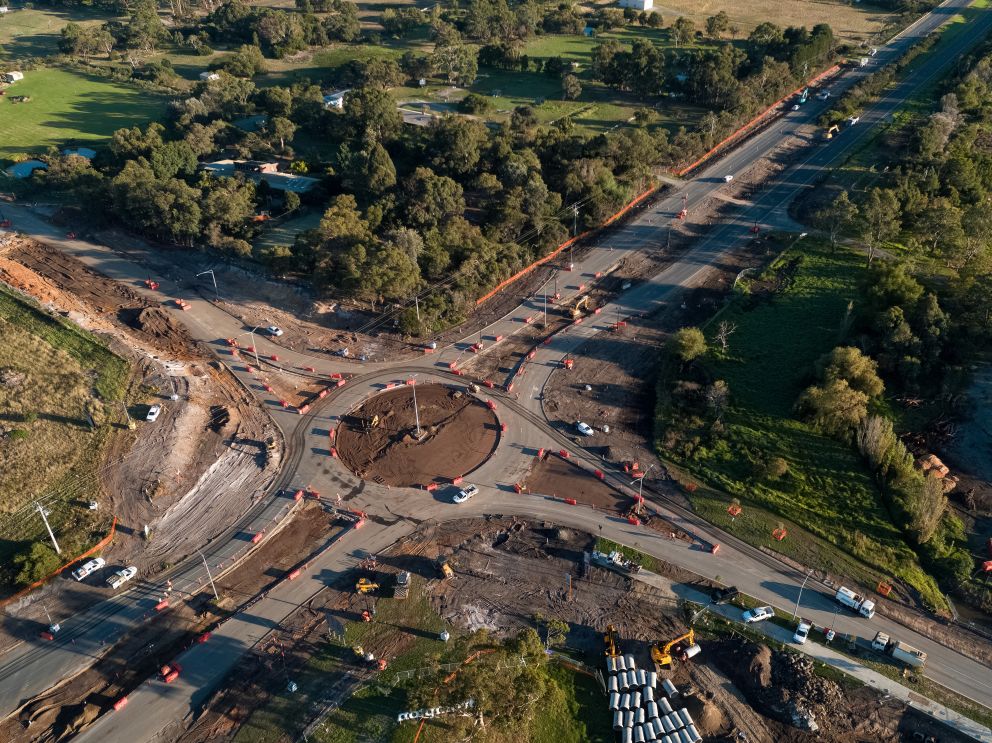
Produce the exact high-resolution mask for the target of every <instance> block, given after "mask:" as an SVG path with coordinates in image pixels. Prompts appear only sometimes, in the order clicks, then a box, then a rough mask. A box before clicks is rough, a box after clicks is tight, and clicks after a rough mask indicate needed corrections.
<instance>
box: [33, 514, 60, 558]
mask: <svg viewBox="0 0 992 743" xmlns="http://www.w3.org/2000/svg"><path fill="white" fill-rule="evenodd" d="M34 506H35V508H37V509H38V513H39V514H40V515H41V520H42V521H44V522H45V528H46V529H48V536H50V537H51V538H52V545H53V546H54V547H55V554H57V555H61V554H62V548H61V547H59V543H58V542H57V541H55V534H54V533H52V527H51V526H49V525H48V517H47V516H46V515H45V509H44V508H42V506H41V504H40V503H38V502H37V501H35V504H34Z"/></svg>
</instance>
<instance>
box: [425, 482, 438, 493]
mask: <svg viewBox="0 0 992 743" xmlns="http://www.w3.org/2000/svg"><path fill="white" fill-rule="evenodd" d="M424 490H427V491H429V492H434V491H435V490H437V483H436V482H429V483H427V484H426V485H425V486H424Z"/></svg>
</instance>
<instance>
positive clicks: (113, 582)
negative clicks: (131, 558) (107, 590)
mask: <svg viewBox="0 0 992 743" xmlns="http://www.w3.org/2000/svg"><path fill="white" fill-rule="evenodd" d="M137 574H138V568H136V567H134V565H130V566H128V567H126V568H121V569H120V570H118V571H117V572H115V573H114V574H113V575H111V576H110V577H109V578H107V585H108V586H110V587H111V588H120V587H121V586H123V585H124V584H125V583H127V582H128V581H129V580H131V579H132V578H133V577H134V576H136V575H137Z"/></svg>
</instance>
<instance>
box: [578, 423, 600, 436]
mask: <svg viewBox="0 0 992 743" xmlns="http://www.w3.org/2000/svg"><path fill="white" fill-rule="evenodd" d="M575 429H576V430H577V431H578V432H579V433H581V434H582V435H583V436H594V435H595V434H596V432H595V431H593V430H592V426H590V425H589V424H588V423H583V422H582V421H575Z"/></svg>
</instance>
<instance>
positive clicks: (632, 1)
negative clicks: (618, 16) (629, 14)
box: [617, 0, 654, 10]
mask: <svg viewBox="0 0 992 743" xmlns="http://www.w3.org/2000/svg"><path fill="white" fill-rule="evenodd" d="M617 4H618V5H619V6H620V7H621V8H633V9H634V10H651V8H653V7H654V0H619V2H618V3H617Z"/></svg>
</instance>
